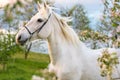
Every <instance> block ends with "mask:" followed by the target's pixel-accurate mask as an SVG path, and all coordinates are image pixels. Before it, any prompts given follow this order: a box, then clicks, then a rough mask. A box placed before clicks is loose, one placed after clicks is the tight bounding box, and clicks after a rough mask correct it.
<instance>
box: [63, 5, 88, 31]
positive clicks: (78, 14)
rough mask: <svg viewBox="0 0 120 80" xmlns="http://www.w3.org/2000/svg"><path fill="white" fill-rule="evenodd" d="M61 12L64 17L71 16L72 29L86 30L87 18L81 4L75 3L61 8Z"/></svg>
mask: <svg viewBox="0 0 120 80" xmlns="http://www.w3.org/2000/svg"><path fill="white" fill-rule="evenodd" d="M61 14H62V15H63V16H65V17H72V19H73V20H72V23H70V25H72V26H73V28H74V29H78V30H86V29H89V30H90V27H89V23H90V21H89V19H88V17H87V12H86V11H85V10H84V7H83V6H82V5H81V4H76V5H74V6H73V7H72V8H70V9H69V8H62V9H61Z"/></svg>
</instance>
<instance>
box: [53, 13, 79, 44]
mask: <svg viewBox="0 0 120 80" xmlns="http://www.w3.org/2000/svg"><path fill="white" fill-rule="evenodd" d="M53 14H54V16H55V17H56V19H57V21H58V23H59V25H60V28H61V30H62V33H63V36H64V37H65V39H66V40H67V41H68V42H70V43H73V44H75V45H78V43H79V42H80V40H79V38H78V35H77V34H76V33H75V32H74V30H73V29H72V28H71V27H70V26H69V25H68V24H67V22H68V21H70V19H69V18H66V17H62V16H60V15H59V14H57V13H55V12H53Z"/></svg>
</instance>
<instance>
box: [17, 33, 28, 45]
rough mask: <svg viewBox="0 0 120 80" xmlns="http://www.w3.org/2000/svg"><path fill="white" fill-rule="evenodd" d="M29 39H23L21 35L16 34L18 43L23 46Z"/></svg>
mask: <svg viewBox="0 0 120 80" xmlns="http://www.w3.org/2000/svg"><path fill="white" fill-rule="evenodd" d="M27 40H28V39H27V38H25V39H23V38H22V36H21V35H19V36H18V35H17V36H16V43H17V44H20V45H22V46H23V45H24V44H25V43H26V42H27Z"/></svg>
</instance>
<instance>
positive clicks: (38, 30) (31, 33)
mask: <svg viewBox="0 0 120 80" xmlns="http://www.w3.org/2000/svg"><path fill="white" fill-rule="evenodd" d="M50 16H51V14H50V15H49V16H48V19H47V20H46V21H45V22H44V23H43V24H42V26H41V27H40V28H38V29H37V30H35V31H34V32H30V30H29V29H28V28H27V26H25V29H26V30H27V31H28V33H29V34H30V38H29V39H31V37H32V35H33V34H34V33H35V32H38V33H39V32H40V31H41V30H42V28H43V27H44V26H45V25H46V23H47V22H48V20H49V19H50Z"/></svg>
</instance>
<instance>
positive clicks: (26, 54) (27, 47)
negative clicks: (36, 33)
mask: <svg viewBox="0 0 120 80" xmlns="http://www.w3.org/2000/svg"><path fill="white" fill-rule="evenodd" d="M31 46H32V42H30V44H27V45H26V46H25V48H26V50H25V59H27V58H28V54H29V52H30V49H31Z"/></svg>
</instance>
